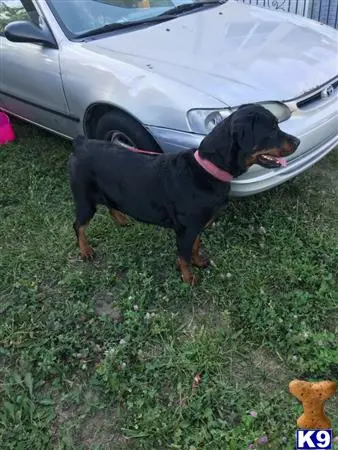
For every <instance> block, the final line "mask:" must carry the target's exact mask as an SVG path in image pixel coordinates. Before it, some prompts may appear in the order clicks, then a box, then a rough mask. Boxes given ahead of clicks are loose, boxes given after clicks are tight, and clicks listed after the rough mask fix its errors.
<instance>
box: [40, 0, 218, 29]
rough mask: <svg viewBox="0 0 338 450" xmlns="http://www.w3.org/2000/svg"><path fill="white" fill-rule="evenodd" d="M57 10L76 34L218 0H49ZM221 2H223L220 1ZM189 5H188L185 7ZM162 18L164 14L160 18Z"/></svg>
mask: <svg viewBox="0 0 338 450" xmlns="http://www.w3.org/2000/svg"><path fill="white" fill-rule="evenodd" d="M48 3H49V5H50V6H51V8H52V10H53V11H54V14H55V15H56V16H57V18H58V20H59V21H60V22H61V24H62V25H63V27H65V28H66V29H67V31H68V32H69V33H70V34H71V35H73V36H80V35H85V34H90V32H91V31H94V30H98V29H102V28H103V27H105V26H107V30H108V26H111V25H115V24H116V25H117V27H119V25H121V27H123V24H127V23H128V24H132V23H133V22H135V23H137V22H138V23H140V22H142V21H145V22H151V21H152V19H154V21H156V19H155V18H157V17H158V16H160V15H162V17H164V18H165V14H166V12H168V13H170V14H171V16H172V17H174V13H176V11H174V8H177V7H178V8H177V14H178V13H182V12H184V11H186V10H189V9H190V7H191V9H194V8H195V7H196V10H198V6H199V5H201V6H202V5H206V6H208V4H210V6H211V5H212V4H214V3H217V2H215V1H213V0H207V1H195V0H188V1H187V0H48ZM220 3H221V2H220ZM183 5H184V6H183ZM185 6H186V7H185ZM159 20H160V18H159Z"/></svg>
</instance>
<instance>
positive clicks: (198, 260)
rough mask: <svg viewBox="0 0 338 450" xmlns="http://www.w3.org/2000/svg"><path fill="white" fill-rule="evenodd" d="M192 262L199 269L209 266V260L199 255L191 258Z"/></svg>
mask: <svg viewBox="0 0 338 450" xmlns="http://www.w3.org/2000/svg"><path fill="white" fill-rule="evenodd" d="M192 264H193V266H195V267H199V268H200V269H206V268H207V267H209V266H210V260H209V259H208V258H204V257H203V256H201V255H198V256H196V257H194V258H193V259H192Z"/></svg>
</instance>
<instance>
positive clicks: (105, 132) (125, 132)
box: [94, 111, 161, 153]
mask: <svg viewBox="0 0 338 450" xmlns="http://www.w3.org/2000/svg"><path fill="white" fill-rule="evenodd" d="M94 137H95V139H100V140H105V141H111V142H114V143H116V144H122V145H128V146H131V147H135V148H139V149H141V150H149V151H152V152H158V153H161V149H160V147H159V146H158V145H157V143H156V142H155V140H154V138H153V137H152V136H151V135H150V134H149V133H148V132H147V130H145V129H144V128H143V126H142V125H140V124H139V123H138V122H137V121H136V120H134V119H133V118H132V117H130V116H128V115H127V114H125V113H122V112H121V111H109V112H107V113H106V114H104V115H103V116H102V117H101V118H100V119H99V120H98V122H97V125H96V129H95V132H94Z"/></svg>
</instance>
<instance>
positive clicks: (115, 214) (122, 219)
mask: <svg viewBox="0 0 338 450" xmlns="http://www.w3.org/2000/svg"><path fill="white" fill-rule="evenodd" d="M109 214H110V215H111V217H112V218H113V219H114V221H115V222H116V223H117V224H118V225H121V226H124V225H128V224H129V220H128V217H127V216H126V215H125V214H123V213H121V212H120V211H118V210H117V209H110V210H109Z"/></svg>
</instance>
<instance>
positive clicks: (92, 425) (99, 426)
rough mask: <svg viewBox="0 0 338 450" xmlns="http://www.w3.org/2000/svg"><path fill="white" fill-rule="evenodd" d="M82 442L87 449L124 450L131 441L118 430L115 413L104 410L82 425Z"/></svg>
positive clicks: (129, 446)
mask: <svg viewBox="0 0 338 450" xmlns="http://www.w3.org/2000/svg"><path fill="white" fill-rule="evenodd" d="M79 434H80V435H79V437H80V442H81V444H82V445H83V447H84V448H85V449H88V450H89V449H94V448H95V449H98V448H99V449H102V450H124V449H127V448H131V445H130V441H129V440H128V439H126V438H125V437H124V436H122V435H121V434H120V433H119V432H118V431H117V429H116V420H115V416H114V411H111V410H110V411H107V410H102V411H98V412H97V413H96V414H95V415H93V416H91V417H88V418H87V419H86V420H84V421H83V423H82V425H81V431H80V433H79Z"/></svg>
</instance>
